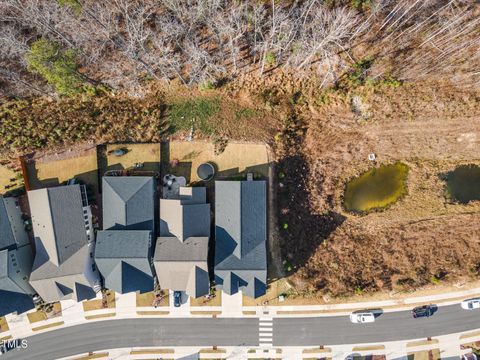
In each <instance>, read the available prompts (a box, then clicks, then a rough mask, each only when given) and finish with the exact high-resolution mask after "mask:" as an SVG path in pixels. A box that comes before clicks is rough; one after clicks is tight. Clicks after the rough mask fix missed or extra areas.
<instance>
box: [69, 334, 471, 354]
mask: <svg viewBox="0 0 480 360" xmlns="http://www.w3.org/2000/svg"><path fill="white" fill-rule="evenodd" d="M460 336H461V334H460V333H457V334H452V335H448V336H439V337H436V338H433V341H432V342H431V343H429V344H423V342H424V341H422V340H425V339H412V340H408V341H394V342H385V343H372V344H360V345H357V344H345V345H333V346H329V345H326V346H325V347H323V348H319V347H318V348H317V347H314V348H312V347H300V346H288V347H275V348H270V349H263V348H261V347H245V346H238V347H228V346H226V347H224V346H222V347H219V348H218V351H216V350H213V349H212V348H208V347H205V346H203V347H200V346H198V347H191V346H190V347H186V346H179V347H168V348H150V347H143V348H123V349H105V350H102V351H96V352H95V355H97V356H99V357H98V359H116V360H124V359H125V360H126V359H145V358H146V357H148V358H156V359H159V358H166V359H176V360H180V359H182V360H197V359H206V358H208V359H229V360H230V359H231V360H247V359H248V360H253V359H259V360H260V359H266V358H268V359H284V360H302V359H307V358H308V359H312V358H330V359H333V360H345V359H352V356H353V355H355V356H362V357H365V356H372V355H377V356H384V357H385V358H386V359H387V360H394V359H395V360H404V359H405V360H406V359H407V358H408V357H407V355H408V354H409V353H419V352H427V351H430V350H435V349H438V350H440V358H441V359H445V360H446V359H452V358H460V356H461V355H463V354H466V353H469V352H470V349H461V348H460V343H461V341H460ZM414 342H419V344H418V345H415V346H412V343H414ZM200 350H202V351H200ZM132 351H134V352H136V354H132ZM106 353H108V354H106ZM101 354H104V356H103V357H100V356H101ZM81 355H82V354H77V355H75V356H71V357H67V358H63V359H60V360H72V359H77V358H78V357H79V356H81ZM83 355H87V354H83Z"/></svg>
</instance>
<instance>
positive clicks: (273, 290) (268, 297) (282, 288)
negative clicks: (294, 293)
mask: <svg viewBox="0 0 480 360" xmlns="http://www.w3.org/2000/svg"><path fill="white" fill-rule="evenodd" d="M290 288H291V286H290V285H289V284H288V282H287V280H285V279H279V280H275V281H272V282H270V283H269V284H268V285H267V293H266V294H265V295H263V296H260V297H258V298H256V299H253V298H251V297H248V296H245V295H244V296H243V306H261V305H263V304H264V303H265V302H268V305H270V306H271V305H289V298H288V296H286V297H285V301H283V302H280V301H279V300H278V297H279V296H280V295H281V294H285V293H288V291H289V289H290ZM295 300H297V302H298V301H299V300H305V299H303V298H301V299H295Z"/></svg>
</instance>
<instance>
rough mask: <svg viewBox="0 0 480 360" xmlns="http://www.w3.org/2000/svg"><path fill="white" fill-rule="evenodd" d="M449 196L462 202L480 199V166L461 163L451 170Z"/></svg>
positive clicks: (448, 186)
mask: <svg viewBox="0 0 480 360" xmlns="http://www.w3.org/2000/svg"><path fill="white" fill-rule="evenodd" d="M447 196H448V197H449V198H451V199H452V200H453V201H457V202H459V203H461V204H467V203H468V202H470V201H473V200H480V166H478V165H461V166H458V167H456V168H455V170H454V171H451V172H449V173H448V174H447Z"/></svg>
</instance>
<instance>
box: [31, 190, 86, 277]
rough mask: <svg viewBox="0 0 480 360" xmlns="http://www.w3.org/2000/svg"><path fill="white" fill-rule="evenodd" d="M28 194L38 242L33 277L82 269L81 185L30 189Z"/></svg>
mask: <svg viewBox="0 0 480 360" xmlns="http://www.w3.org/2000/svg"><path fill="white" fill-rule="evenodd" d="M28 198H29V202H30V209H31V212H32V223H33V230H34V235H35V243H36V246H37V253H36V256H35V261H34V266H33V268H34V273H35V274H34V275H33V277H34V278H35V279H41V278H51V277H58V276H62V275H69V274H76V273H83V270H84V266H85V250H84V249H85V247H87V246H88V238H87V230H86V228H85V220H84V215H83V203H82V197H81V192H80V186H79V185H69V186H59V187H54V188H48V189H39V190H34V191H29V193H28ZM67 262H68V266H62V265H63V264H66V263H67ZM48 263H50V265H49V264H48ZM54 268H56V269H54Z"/></svg>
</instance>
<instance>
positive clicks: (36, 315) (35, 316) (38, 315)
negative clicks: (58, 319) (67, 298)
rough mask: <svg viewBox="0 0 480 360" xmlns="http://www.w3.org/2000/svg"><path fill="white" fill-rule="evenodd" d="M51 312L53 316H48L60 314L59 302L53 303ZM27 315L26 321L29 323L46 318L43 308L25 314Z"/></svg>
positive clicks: (60, 306)
mask: <svg viewBox="0 0 480 360" xmlns="http://www.w3.org/2000/svg"><path fill="white" fill-rule="evenodd" d="M52 313H53V314H52V315H53V316H52V315H50V318H51V317H55V316H61V315H62V305H61V304H60V303H59V302H56V303H53V309H52ZM27 317H28V321H30V323H31V324H33V323H36V322H39V321H43V320H47V319H48V317H47V313H46V312H45V310H37V311H35V312H32V313H29V314H27Z"/></svg>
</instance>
